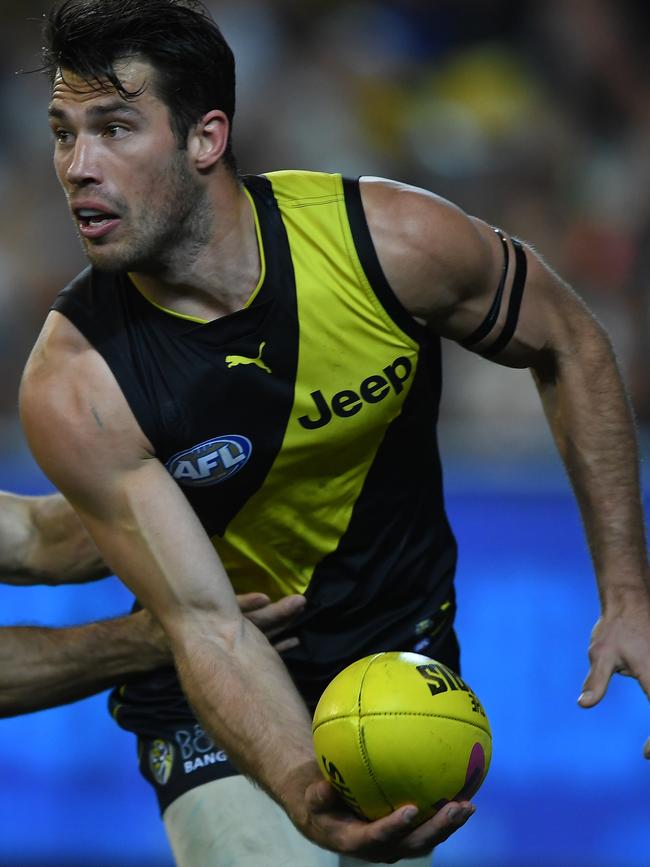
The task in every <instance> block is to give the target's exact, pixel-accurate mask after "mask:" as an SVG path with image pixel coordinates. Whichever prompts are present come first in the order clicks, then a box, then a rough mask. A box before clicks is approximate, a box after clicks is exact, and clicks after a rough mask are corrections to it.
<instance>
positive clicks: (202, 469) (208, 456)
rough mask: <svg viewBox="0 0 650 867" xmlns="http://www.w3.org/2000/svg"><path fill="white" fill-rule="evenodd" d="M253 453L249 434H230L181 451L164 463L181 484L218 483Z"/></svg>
mask: <svg viewBox="0 0 650 867" xmlns="http://www.w3.org/2000/svg"><path fill="white" fill-rule="evenodd" d="M252 453H253V446H252V444H251V441H250V440H249V439H247V437H242V436H239V435H238V434H228V435H227V436H221V437H215V439H212V440H207V441H206V442H204V443H199V445H198V446H193V447H192V448H191V449H187V450H186V451H184V452H178V454H175V455H174V456H173V457H171V458H170V459H169V460H168V461H167V463H166V464H165V466H166V467H167V469H168V470H169V472H170V473H171V474H172V476H173V477H174V478H175V479H176V481H177V482H178V483H179V484H181V485H191V486H192V487H198V486H203V485H216V484H218V483H219V482H225V480H226V479H229V478H230V477H231V476H234V474H235V473H237V472H239V470H241V468H242V467H243V466H244V465H245V464H246V462H247V461H248V459H249V458H250V456H251V454H252Z"/></svg>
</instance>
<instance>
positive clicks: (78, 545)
mask: <svg viewBox="0 0 650 867" xmlns="http://www.w3.org/2000/svg"><path fill="white" fill-rule="evenodd" d="M108 574H109V570H108V569H107V568H106V566H105V565H104V563H103V560H102V558H101V556H100V554H99V552H98V551H97V548H96V546H95V544H94V542H93V541H92V539H91V538H90V536H89V535H88V533H87V532H86V530H85V529H84V527H83V525H82V524H81V521H80V520H79V518H78V517H77V515H76V513H75V512H74V510H73V509H72V507H71V506H70V504H69V503H68V502H67V501H66V500H65V499H64V498H63V497H62V496H61V495H60V494H51V495H48V496H43V497H22V496H18V495H16V494H8V493H4V492H0V581H4V582H6V583H9V584H22V585H31V584H65V583H79V582H82V581H93V580H95V579H97V578H101V577H103V576H105V575H108Z"/></svg>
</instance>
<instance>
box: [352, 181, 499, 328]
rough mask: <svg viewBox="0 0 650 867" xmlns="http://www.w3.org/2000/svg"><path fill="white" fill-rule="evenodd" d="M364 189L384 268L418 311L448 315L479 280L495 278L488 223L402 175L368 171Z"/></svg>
mask: <svg viewBox="0 0 650 867" xmlns="http://www.w3.org/2000/svg"><path fill="white" fill-rule="evenodd" d="M360 189H361V198H362V201H363V207H364V211H365V214H366V220H367V222H368V228H369V230H370V234H371V236H372V239H373V242H374V245H375V248H376V251H377V256H378V258H379V261H380V264H381V266H382V269H383V270H384V273H385V275H386V278H387V280H388V282H389V284H390V285H391V287H392V289H393V291H394V292H395V294H396V295H397V296H398V298H399V299H400V301H401V302H402V304H403V305H404V306H405V307H406V309H407V310H408V311H409V312H410V313H411V314H412V315H413V316H418V317H422V318H423V319H427V320H430V318H431V315H432V313H433V314H437V315H441V316H444V315H445V314H446V312H448V311H449V310H451V308H452V307H453V306H454V305H456V304H457V303H458V300H459V298H462V297H463V295H464V294H466V293H467V294H468V293H471V292H473V291H475V289H476V287H477V284H479V283H481V282H482V281H485V280H490V279H493V277H494V274H495V273H496V272H495V269H496V268H497V267H498V262H495V250H496V248H497V246H498V241H497V238H496V236H495V234H494V232H493V230H492V229H491V228H490V227H489V226H487V225H486V224H485V223H482V222H481V221H480V220H476V219H475V218H473V217H470V216H468V215H467V214H465V213H464V211H463V210H462V209H461V208H459V207H458V206H457V205H455V204H453V203H452V202H449V201H447V200H446V199H443V198H442V197H440V196H437V195H435V194H434V193H432V192H429V191H428V190H424V189H421V188H419V187H414V186H410V185H408V184H403V183H400V182H398V181H391V180H387V179H384V178H373V177H364V178H361V180H360ZM491 236H493V237H491ZM432 307H433V308H434V309H432Z"/></svg>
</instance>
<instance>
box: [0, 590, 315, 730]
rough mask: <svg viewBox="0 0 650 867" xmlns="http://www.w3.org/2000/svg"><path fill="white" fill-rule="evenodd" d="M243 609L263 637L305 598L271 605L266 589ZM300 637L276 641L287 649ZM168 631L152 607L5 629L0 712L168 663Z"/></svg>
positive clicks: (242, 603)
mask: <svg viewBox="0 0 650 867" xmlns="http://www.w3.org/2000/svg"><path fill="white" fill-rule="evenodd" d="M237 602H238V604H239V607H240V608H241V610H242V612H243V613H244V614H245V615H246V617H248V618H249V619H250V620H251V621H252V622H253V623H255V625H256V626H257V627H258V628H259V629H261V630H262V631H263V632H264V633H265V634H266V635H268V636H269V637H272V636H273V634H274V633H275V632H277V631H281V630H284V629H286V627H287V626H290V625H291V622H292V620H293V618H294V617H295V616H296V614H297V613H298V612H299V611H301V610H302V608H303V605H304V597H300V596H286V597H285V598H284V599H280V600H279V601H278V602H273V603H272V602H270V600H269V598H268V596H266V595H265V594H263V593H246V594H244V595H242V596H238V597H237ZM296 641H297V639H295V638H285V639H283V640H282V641H281V642H280V643H279V644H277V645H274V646H275V648H276V651H278V652H282V651H283V650H286V649H288V648H289V647H292V646H294V645H295V643H296ZM171 663H172V655H171V651H170V649H169V644H168V643H167V640H166V638H165V634H164V632H163V630H162V628H161V627H160V625H159V624H158V622H157V621H156V620H155V619H154V618H153V617H152V616H151V615H150V614H149V612H148V611H146V610H144V611H138V612H136V613H135V614H130V615H128V616H126V617H117V618H114V619H111V620H104V621H101V622H99V623H87V624H84V625H83V626H68V627H59V628H56V629H51V628H48V627H45V626H3V627H0V716H1V717H6V716H15V715H17V714H22V713H30V712H31V711H36V710H43V709H45V708H48V707H54V706H55V705H60V704H67V703H68V702H71V701H77V700H78V699H80V698H86V697H87V696H89V695H94V694H95V693H97V692H101V691H102V690H104V689H107V688H108V687H111V686H113V685H114V684H115V683H122V682H124V681H128V680H129V679H130V678H131V677H133V676H135V675H139V674H143V673H145V672H147V671H153V670H154V669H156V668H160V667H161V666H163V665H171Z"/></svg>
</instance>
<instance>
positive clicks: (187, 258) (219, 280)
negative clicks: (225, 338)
mask: <svg viewBox="0 0 650 867" xmlns="http://www.w3.org/2000/svg"><path fill="white" fill-rule="evenodd" d="M198 218H199V219H200V220H201V222H202V223H203V229H204V228H205V223H206V222H207V223H208V224H209V225H210V224H211V225H210V230H209V231H208V232H207V233H204V232H199V233H198V234H197V233H193V234H192V235H190V234H189V233H188V238H187V241H186V242H185V243H184V244H182V245H179V248H178V249H176V250H174V253H173V255H172V256H171V257H170V260H169V261H168V262H167V263H165V265H164V266H163V268H162V270H161V272H160V273H159V274H155V275H154V274H150V273H141V272H134V273H130V274H129V277H130V278H131V280H132V282H133V283H134V285H135V286H136V288H137V289H138V290H139V291H140V292H142V294H143V295H144V296H145V297H146V298H148V299H149V300H150V301H152V302H153V303H155V304H158V305H159V306H161V307H165V308H167V309H170V310H173V311H175V312H177V313H183V314H184V315H186V316H193V317H196V318H198V319H205V320H208V321H210V320H212V319H217V318H219V317H220V316H225V315H227V314H228V313H234V312H235V311H237V310H241V308H242V307H243V306H244V305H245V304H246V301H247V300H248V299H249V298H250V296H251V294H252V293H253V291H254V290H255V287H256V286H257V283H258V281H259V278H260V273H261V261H260V259H261V256H260V250H259V247H258V243H257V231H256V225H255V215H254V212H253V207H252V205H251V202H250V200H249V198H248V196H247V195H246V193H245V191H244V188H243V186H242V185H241V184H240V182H239V181H237V180H236V179H235V178H233V177H232V176H231V175H229V174H228V175H227V176H225V175H224V177H222V178H220V180H219V184H218V185H215V188H214V189H213V190H211V191H210V195H209V198H208V199H207V202H206V207H205V213H204V214H201V215H200V216H199V217H198ZM202 234H203V235H204V237H201V235H202Z"/></svg>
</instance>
